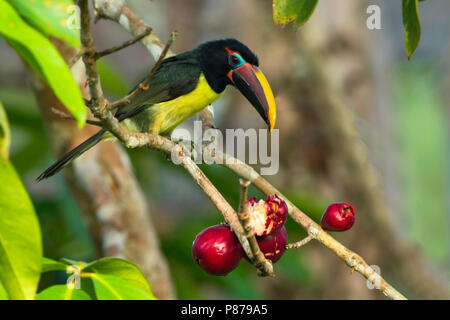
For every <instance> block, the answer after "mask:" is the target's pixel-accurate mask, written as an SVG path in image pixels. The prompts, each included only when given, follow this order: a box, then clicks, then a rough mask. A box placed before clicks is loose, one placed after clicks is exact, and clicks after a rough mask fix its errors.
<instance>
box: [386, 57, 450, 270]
mask: <svg viewBox="0 0 450 320" xmlns="http://www.w3.org/2000/svg"><path fill="white" fill-rule="evenodd" d="M440 72H442V71H441V70H439V69H438V68H436V66H435V67H433V64H432V63H431V62H428V63H427V62H425V61H424V62H422V63H420V64H415V65H410V64H408V65H406V64H402V65H401V66H400V67H399V68H398V69H397V74H396V77H395V78H394V79H393V83H392V87H393V88H394V97H395V102H396V103H395V106H396V107H395V109H394V110H392V111H393V113H394V115H395V122H396V128H397V130H396V132H395V136H396V139H397V140H398V143H397V145H398V146H399V148H398V150H397V153H398V160H397V163H398V165H397V167H398V171H399V175H400V177H399V181H400V183H401V186H400V188H399V190H401V192H402V193H403V194H402V195H401V196H402V197H401V199H402V210H403V217H402V218H403V219H404V221H406V223H407V224H408V225H407V228H405V229H406V232H407V234H408V235H409V237H410V238H411V239H413V240H414V241H415V242H417V243H419V244H420V246H421V248H422V249H423V250H424V251H425V252H426V253H427V254H428V255H429V256H430V257H431V258H432V259H433V260H434V261H437V262H439V263H441V264H444V263H446V262H447V263H448V260H449V258H450V256H449V254H450V243H449V241H448V224H446V223H445V221H448V220H447V219H448V216H447V214H448V211H447V209H448V208H447V205H448V204H447V201H448V188H449V185H448V180H447V179H448V175H447V170H448V162H447V161H448V154H449V140H448V136H447V130H448V127H447V126H448V118H447V115H446V112H448V110H447V111H446V110H445V104H444V101H443V100H441V98H440V96H441V90H443V88H442V87H441V85H440V79H441V75H440Z"/></svg>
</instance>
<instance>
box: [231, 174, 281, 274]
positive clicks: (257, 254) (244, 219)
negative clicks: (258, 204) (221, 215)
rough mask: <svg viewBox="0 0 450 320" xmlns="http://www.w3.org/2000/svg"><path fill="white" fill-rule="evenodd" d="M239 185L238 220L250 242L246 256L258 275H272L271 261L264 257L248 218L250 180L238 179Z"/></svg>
mask: <svg viewBox="0 0 450 320" xmlns="http://www.w3.org/2000/svg"><path fill="white" fill-rule="evenodd" d="M239 183H240V185H241V199H240V201H239V220H240V221H241V224H242V227H243V228H244V231H245V236H246V237H247V240H248V242H249V244H250V250H251V252H252V255H251V256H248V258H249V259H250V261H251V263H252V264H253V265H254V266H255V267H256V268H257V269H258V275H259V276H262V277H267V276H269V277H274V276H275V274H274V273H273V266H272V263H271V262H270V261H269V260H267V259H266V257H265V256H264V254H263V253H262V252H261V249H260V248H259V245H258V241H256V238H255V235H254V234H253V231H252V228H251V226H250V219H249V215H248V206H247V194H248V187H249V186H250V181H247V180H242V179H239Z"/></svg>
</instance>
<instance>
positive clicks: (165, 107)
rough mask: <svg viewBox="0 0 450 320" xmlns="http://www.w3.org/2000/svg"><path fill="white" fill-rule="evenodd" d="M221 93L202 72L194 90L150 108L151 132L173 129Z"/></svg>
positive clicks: (164, 131)
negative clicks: (210, 84)
mask: <svg viewBox="0 0 450 320" xmlns="http://www.w3.org/2000/svg"><path fill="white" fill-rule="evenodd" d="M221 94H222V93H216V92H215V91H214V90H213V89H211V87H210V86H209V84H208V82H207V81H206V78H205V76H204V75H203V74H201V75H200V78H199V80H198V84H197V87H196V88H195V89H194V90H193V91H191V92H189V93H188V94H185V95H182V96H180V97H178V98H176V99H173V100H170V101H166V102H161V103H157V104H155V105H153V106H151V107H150V108H149V111H151V112H150V113H151V118H152V121H150V128H149V129H150V132H153V133H166V132H170V131H172V130H173V129H174V128H175V127H176V126H178V125H179V124H180V123H182V122H183V121H185V120H186V119H188V118H190V117H192V116H193V115H194V114H196V113H197V112H199V111H201V110H202V109H203V108H205V107H207V106H208V105H210V104H211V103H212V102H213V101H214V100H216V99H217V98H218V97H220V95H221Z"/></svg>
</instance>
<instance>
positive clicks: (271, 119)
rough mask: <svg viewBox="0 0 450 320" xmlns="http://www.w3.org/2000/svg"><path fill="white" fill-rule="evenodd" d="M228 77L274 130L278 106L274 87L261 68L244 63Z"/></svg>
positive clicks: (270, 128) (270, 129)
mask: <svg viewBox="0 0 450 320" xmlns="http://www.w3.org/2000/svg"><path fill="white" fill-rule="evenodd" d="M228 78H229V79H230V80H231V82H232V83H233V84H234V86H235V87H236V88H238V89H239V91H240V92H241V93H242V94H243V95H244V96H245V97H246V98H247V100H248V101H250V103H251V104H252V105H253V107H255V109H256V111H258V113H259V114H260V115H261V117H262V118H263V119H264V121H265V122H266V123H267V125H268V126H269V131H272V129H273V128H274V127H275V122H276V118H277V108H276V105H275V98H274V96H273V93H272V89H271V88H270V85H269V83H268V82H267V79H266V77H265V76H264V74H263V73H262V72H261V70H260V69H259V68H258V67H256V66H253V65H251V64H249V63H244V64H243V65H242V66H240V67H238V68H236V69H234V70H231V71H230V72H229V73H228Z"/></svg>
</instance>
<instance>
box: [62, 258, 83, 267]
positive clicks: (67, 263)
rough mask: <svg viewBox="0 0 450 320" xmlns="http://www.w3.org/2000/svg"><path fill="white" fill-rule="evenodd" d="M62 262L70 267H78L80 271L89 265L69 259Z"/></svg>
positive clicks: (63, 259)
mask: <svg viewBox="0 0 450 320" xmlns="http://www.w3.org/2000/svg"><path fill="white" fill-rule="evenodd" d="M61 261H62V262H63V263H65V264H66V265H68V266H77V267H78V268H80V269H83V268H84V266H85V265H86V264H87V263H86V262H84V261H77V260H72V259H68V258H61Z"/></svg>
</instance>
